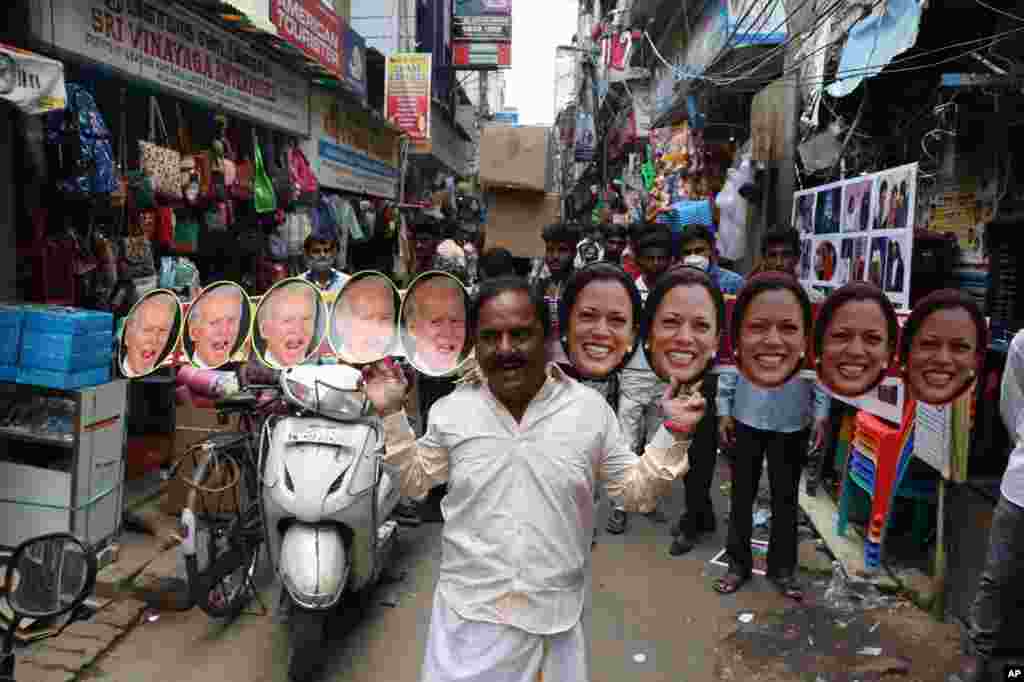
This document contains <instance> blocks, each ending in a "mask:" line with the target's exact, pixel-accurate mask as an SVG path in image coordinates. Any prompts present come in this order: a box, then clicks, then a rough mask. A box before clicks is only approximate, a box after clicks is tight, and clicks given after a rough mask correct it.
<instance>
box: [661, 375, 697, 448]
mask: <svg viewBox="0 0 1024 682" xmlns="http://www.w3.org/2000/svg"><path fill="white" fill-rule="evenodd" d="M701 383H702V382H697V383H696V384H694V385H693V386H692V387H690V390H689V391H688V392H685V393H682V394H680V391H679V389H680V387H681V386H682V382H681V381H680V380H679V379H672V383H671V384H669V387H668V388H666V389H665V393H664V394H663V395H662V396H661V409H662V411H663V412H664V414H665V418H666V419H667V420H668V421H670V422H671V423H672V426H673V429H672V430H673V432H675V433H680V432H686V433H690V434H692V433H693V431H694V430H695V429H696V428H697V424H699V423H700V420H701V419H703V418H704V410H705V408H706V407H707V401H706V400H704V396H703V395H701V392H700V387H701Z"/></svg>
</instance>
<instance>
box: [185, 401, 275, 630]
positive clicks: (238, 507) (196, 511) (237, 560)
mask: <svg viewBox="0 0 1024 682" xmlns="http://www.w3.org/2000/svg"><path fill="white" fill-rule="evenodd" d="M262 391H273V392H275V393H276V392H277V388H276V387H272V386H250V387H249V390H247V391H246V392H243V393H239V394H236V395H234V396H231V397H230V398H225V399H221V400H218V401H216V402H215V404H214V409H216V411H217V418H218V422H219V423H221V424H227V423H228V422H229V421H230V419H231V418H232V417H233V416H237V417H238V420H239V429H238V430H237V431H230V432H223V433H216V434H213V435H212V436H210V437H208V438H206V439H204V440H202V441H200V442H199V443H196V444H195V445H193V446H191V447H190V448H189V449H188V450H186V452H185V453H184V455H182V457H181V458H180V459H179V460H178V462H176V463H175V465H174V467H173V470H172V475H178V472H179V469H180V468H181V465H182V464H183V463H184V462H185V460H186V459H187V458H189V457H191V458H192V461H191V467H190V473H189V475H187V476H181V477H180V478H181V480H182V481H183V482H184V483H185V485H186V487H187V488H188V494H187V497H186V501H185V506H184V508H183V509H182V512H181V531H182V537H183V547H184V550H185V570H186V575H187V580H188V591H189V601H190V606H191V605H198V606H199V608H200V609H202V610H203V612H204V613H206V614H207V615H208V616H210V617H211V618H214V619H218V620H225V621H232V620H234V619H235V618H237V617H238V616H239V615H240V614H241V613H242V611H243V610H244V609H245V607H246V606H247V605H248V604H249V601H250V599H251V598H252V597H255V598H256V599H257V600H258V599H259V597H258V594H257V591H256V588H255V584H254V580H253V579H254V575H255V572H256V568H257V565H258V562H259V553H260V548H261V547H262V545H263V543H264V540H265V534H264V528H263V514H262V510H261V503H260V480H261V476H260V472H259V465H260V458H259V457H258V452H259V432H258V428H259V427H260V424H261V423H263V422H264V421H265V417H266V416H267V415H268V413H269V412H271V411H272V408H273V407H274V406H275V405H276V404H278V403H279V400H278V398H277V397H276V396H275V397H274V398H273V399H271V400H261V399H260V397H259V395H258V393H259V392H262ZM232 493H233V494H232ZM264 610H266V608H265V607H264Z"/></svg>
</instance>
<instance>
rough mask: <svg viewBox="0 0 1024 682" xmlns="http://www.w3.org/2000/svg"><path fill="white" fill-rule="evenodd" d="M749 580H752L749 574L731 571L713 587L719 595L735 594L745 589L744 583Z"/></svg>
mask: <svg viewBox="0 0 1024 682" xmlns="http://www.w3.org/2000/svg"><path fill="white" fill-rule="evenodd" d="M748 580H750V575H749V574H747V575H743V574H741V573H737V572H736V571H733V570H731V569H730V570H729V572H728V573H726V574H725V575H724V576H722V577H721V578H719V579H718V580H716V581H715V582H714V583H713V584H712V587H714V589H715V592H717V593H718V594H733V593H735V592H736V591H737V590H739V589H740V588H741V587H743V585H744V583H746V582H747V581H748Z"/></svg>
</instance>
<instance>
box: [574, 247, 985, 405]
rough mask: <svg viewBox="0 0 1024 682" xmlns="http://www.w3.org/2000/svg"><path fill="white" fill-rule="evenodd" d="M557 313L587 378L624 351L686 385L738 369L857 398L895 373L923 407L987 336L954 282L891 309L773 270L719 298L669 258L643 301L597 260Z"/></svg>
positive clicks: (960, 387)
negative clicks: (814, 383)
mask: <svg viewBox="0 0 1024 682" xmlns="http://www.w3.org/2000/svg"><path fill="white" fill-rule="evenodd" d="M559 321H560V329H561V330H562V336H561V338H560V341H561V343H562V346H563V349H564V350H565V354H566V356H567V357H568V358H569V360H570V362H571V363H572V364H573V366H574V367H575V369H576V371H577V372H578V373H579V374H580V375H581V376H582V377H583V378H586V379H601V378H604V377H607V376H608V375H610V374H611V373H613V372H615V371H618V370H619V369H622V368H624V367H626V365H627V363H629V364H630V366H629V369H628V370H627V371H636V370H635V368H636V367H637V363H630V360H631V359H632V356H633V355H634V353H643V354H644V359H645V360H646V366H647V367H649V368H650V369H651V370H652V371H653V372H654V373H655V374H656V375H658V377H659V378H661V379H663V380H665V381H668V380H671V379H673V378H674V379H678V380H679V382H680V383H681V384H682V385H683V386H694V385H695V384H696V383H697V382H698V381H700V380H701V379H703V378H704V376H705V375H707V374H708V373H722V372H734V371H738V372H739V373H740V374H742V375H743V376H744V377H745V378H746V379H747V380H748V381H750V382H751V383H752V384H754V385H756V386H758V387H761V388H765V389H771V388H778V387H780V386H782V385H783V384H785V383H786V382H788V381H790V380H791V379H793V378H794V377H797V376H798V375H799V376H810V377H812V378H814V377H816V378H817V379H818V380H819V381H820V382H821V383H822V384H823V385H824V386H825V387H826V388H827V389H828V390H829V391H830V392H831V393H832V394H834V395H836V396H839V397H841V398H849V399H857V398H862V397H865V396H867V394H868V393H870V392H872V391H874V390H875V389H876V388H878V387H879V386H880V385H881V384H882V383H883V381H885V380H886V379H888V378H899V379H902V380H903V383H904V384H905V386H906V388H907V390H908V393H909V396H910V397H911V398H914V399H917V400H920V401H922V402H926V403H929V404H945V403H948V402H951V401H952V400H954V399H955V398H957V397H959V396H960V395H962V394H963V393H964V392H965V391H967V390H968V389H969V388H970V387H971V386H972V385H973V384H974V380H975V376H976V374H977V372H978V369H979V366H980V363H981V360H982V358H983V354H984V353H985V351H986V349H987V345H988V344H987V330H986V327H985V320H984V317H983V316H982V314H981V311H980V309H979V308H978V306H977V304H976V303H975V302H974V301H973V300H972V299H970V298H969V297H967V296H966V295H964V294H962V293H961V292H959V291H956V290H944V291H939V292H936V293H935V294H933V295H931V296H929V297H927V298H925V299H922V300H921V301H920V302H919V303H918V305H917V306H915V308H914V310H913V311H912V312H911V313H910V314H909V315H899V314H897V312H896V310H895V307H894V306H893V304H892V302H891V301H890V299H889V297H888V296H887V295H886V292H884V291H882V290H881V289H880V288H879V287H877V286H875V285H873V284H871V283H868V282H855V283H852V284H848V285H846V286H844V287H841V288H839V289H837V290H836V291H834V292H833V293H832V295H830V296H829V297H828V298H826V299H825V300H824V301H822V302H820V303H817V304H811V302H810V299H809V296H808V294H807V291H806V288H805V287H804V286H803V285H802V284H801V283H800V282H799V281H797V280H796V279H795V278H794V277H792V276H790V275H788V274H785V273H781V272H778V273H765V274H761V275H758V276H756V277H754V278H752V279H750V280H749V281H748V282H747V285H746V286H745V287H744V288H743V290H741V291H740V293H739V294H738V295H737V296H723V295H722V294H721V293H720V292H719V291H718V289H717V288H716V287H715V285H714V284H713V283H712V281H711V279H710V277H709V276H708V274H707V273H706V272H704V271H702V270H699V269H695V268H690V267H677V268H674V269H672V270H670V271H669V272H668V273H667V274H666V275H664V276H663V277H662V278H661V279H660V280H659V281H658V282H657V283H656V285H655V286H654V288H653V289H651V291H650V293H649V295H648V296H647V299H646V302H644V303H643V304H640V295H639V293H638V292H637V291H636V286H635V284H634V283H633V282H632V281H631V280H630V278H629V277H628V276H625V273H623V272H622V271H621V270H620V269H619V268H617V267H616V266H613V265H609V264H598V265H594V266H589V267H587V268H584V269H583V270H580V271H578V272H576V273H575V274H574V275H573V276H572V277H571V278H570V280H569V281H568V282H567V284H566V286H565V287H564V289H563V294H562V299H561V302H560V310H559ZM892 383H893V382H891V381H890V382H886V388H889V387H890V386H891V385H892ZM880 393H881V391H880ZM885 393H886V396H880V398H881V399H883V400H886V399H887V397H890V398H891V403H892V404H893V405H895V404H896V403H897V400H898V396H897V395H892V396H889V393H895V391H888V390H887V391H885Z"/></svg>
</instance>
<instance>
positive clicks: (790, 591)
mask: <svg viewBox="0 0 1024 682" xmlns="http://www.w3.org/2000/svg"><path fill="white" fill-rule="evenodd" d="M771 580H772V583H773V584H774V585H775V587H776V588H778V590H779V592H780V593H781V594H782V596H783V597H786V598H787V599H792V600H793V601H803V600H804V591H803V588H801V587H800V583H799V582H797V579H796V578H795V577H794V576H791V575H788V576H784V577H780V578H772V579H771Z"/></svg>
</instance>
